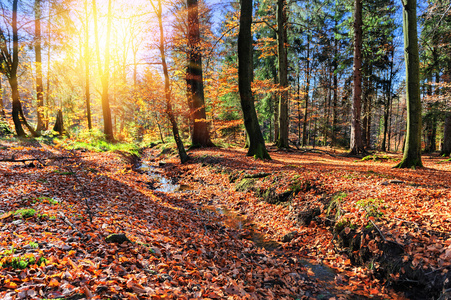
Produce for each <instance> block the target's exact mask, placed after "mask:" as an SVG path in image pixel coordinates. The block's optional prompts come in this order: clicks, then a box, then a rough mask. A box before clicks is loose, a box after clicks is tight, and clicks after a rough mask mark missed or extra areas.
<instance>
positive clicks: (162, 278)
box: [157, 274, 172, 282]
mask: <svg viewBox="0 0 451 300" xmlns="http://www.w3.org/2000/svg"><path fill="white" fill-rule="evenodd" d="M157 278H158V280H159V281H160V282H165V281H172V276H171V275H168V274H158V275H157Z"/></svg>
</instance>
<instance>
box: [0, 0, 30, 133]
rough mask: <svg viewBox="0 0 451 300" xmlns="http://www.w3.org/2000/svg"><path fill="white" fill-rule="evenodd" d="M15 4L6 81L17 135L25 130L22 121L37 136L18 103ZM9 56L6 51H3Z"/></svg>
mask: <svg viewBox="0 0 451 300" xmlns="http://www.w3.org/2000/svg"><path fill="white" fill-rule="evenodd" d="M17 5H18V0H14V1H13V17H12V30H13V55H12V60H11V64H10V66H9V68H10V70H9V74H8V81H9V84H10V86H11V94H12V106H13V109H12V117H13V122H14V127H15V129H16V133H17V135H18V136H21V137H23V136H25V131H24V130H23V128H22V124H21V123H22V122H23V123H24V125H25V127H27V128H28V130H29V131H30V132H31V134H32V135H33V136H38V134H37V133H36V132H35V131H34V129H33V128H32V127H31V126H30V125H29V124H28V122H27V120H26V119H25V115H24V113H23V110H22V104H21V103H20V95H19V87H18V83H17V68H18V66H19V33H18V27H17ZM3 54H4V55H7V56H9V54H8V53H3Z"/></svg>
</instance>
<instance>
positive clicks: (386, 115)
mask: <svg viewBox="0 0 451 300" xmlns="http://www.w3.org/2000/svg"><path fill="white" fill-rule="evenodd" d="M394 56H395V53H394V50H392V51H391V60H390V73H389V75H388V82H387V86H386V96H385V97H386V100H387V101H386V103H385V107H384V137H383V141H382V151H387V135H389V130H388V128H389V118H390V108H391V103H392V97H391V94H392V90H391V89H392V81H393V64H394V63H393V60H394ZM388 141H390V138H389V137H388ZM388 149H390V145H388Z"/></svg>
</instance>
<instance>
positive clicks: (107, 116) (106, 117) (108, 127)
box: [92, 0, 114, 141]
mask: <svg viewBox="0 0 451 300" xmlns="http://www.w3.org/2000/svg"><path fill="white" fill-rule="evenodd" d="M111 1H112V0H108V21H107V32H106V45H105V65H104V68H103V70H102V66H101V62H100V50H99V33H98V23H97V7H96V0H93V1H92V4H93V10H94V31H95V39H96V52H97V63H98V65H99V72H100V73H101V75H100V76H101V82H102V112H103V133H104V134H105V138H106V139H107V140H108V141H114V135H113V123H112V120H111V109H110V100H109V95H108V83H109V72H110V36H111V18H112V12H111Z"/></svg>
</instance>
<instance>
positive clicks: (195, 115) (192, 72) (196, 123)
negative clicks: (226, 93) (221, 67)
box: [186, 0, 214, 147]
mask: <svg viewBox="0 0 451 300" xmlns="http://www.w3.org/2000/svg"><path fill="white" fill-rule="evenodd" d="M186 2H187V6H188V67H187V70H186V83H187V86H188V104H189V108H190V117H191V123H192V124H193V131H192V135H191V141H192V145H193V146H195V147H198V146H200V147H211V146H214V145H213V143H212V142H211V139H210V132H209V130H208V122H207V115H206V112H205V99H204V83H203V77H202V50H201V45H200V30H199V7H198V0H187V1H186Z"/></svg>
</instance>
